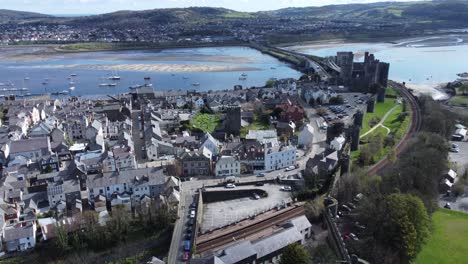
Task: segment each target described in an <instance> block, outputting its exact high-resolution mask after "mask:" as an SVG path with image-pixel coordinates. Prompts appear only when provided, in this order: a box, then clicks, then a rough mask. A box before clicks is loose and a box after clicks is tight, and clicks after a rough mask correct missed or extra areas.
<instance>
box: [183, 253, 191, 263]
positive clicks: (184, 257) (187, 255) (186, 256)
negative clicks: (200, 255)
mask: <svg viewBox="0 0 468 264" xmlns="http://www.w3.org/2000/svg"><path fill="white" fill-rule="evenodd" d="M189 259H190V253H189V252H188V251H184V255H183V256H182V260H183V261H188V260H189Z"/></svg>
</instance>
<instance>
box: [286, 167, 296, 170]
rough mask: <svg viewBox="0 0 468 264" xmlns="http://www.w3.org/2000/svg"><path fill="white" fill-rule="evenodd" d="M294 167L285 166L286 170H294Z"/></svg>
mask: <svg viewBox="0 0 468 264" xmlns="http://www.w3.org/2000/svg"><path fill="white" fill-rule="evenodd" d="M295 169H296V167H295V166H289V167H287V168H286V171H292V170H295Z"/></svg>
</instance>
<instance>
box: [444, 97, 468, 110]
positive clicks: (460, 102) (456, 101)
mask: <svg viewBox="0 0 468 264" xmlns="http://www.w3.org/2000/svg"><path fill="white" fill-rule="evenodd" d="M448 104H449V105H452V106H464V107H465V106H468V96H464V95H455V96H454V97H452V98H450V100H449V101H448Z"/></svg>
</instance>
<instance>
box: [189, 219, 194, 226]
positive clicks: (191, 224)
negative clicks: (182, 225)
mask: <svg viewBox="0 0 468 264" xmlns="http://www.w3.org/2000/svg"><path fill="white" fill-rule="evenodd" d="M193 224H195V221H194V220H193V219H190V220H188V221H187V225H188V226H193Z"/></svg>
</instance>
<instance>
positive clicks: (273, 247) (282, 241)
mask: <svg viewBox="0 0 468 264" xmlns="http://www.w3.org/2000/svg"><path fill="white" fill-rule="evenodd" d="M301 240H302V235H301V233H299V231H297V229H296V228H288V229H286V230H283V231H281V232H278V233H276V234H273V235H272V236H269V237H266V238H264V239H262V240H259V241H257V242H255V243H253V248H254V249H255V251H256V252H257V258H262V257H264V256H266V255H268V254H270V253H272V252H276V251H278V250H280V249H282V248H284V247H286V246H287V245H289V244H292V243H295V242H298V241H301Z"/></svg>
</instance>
